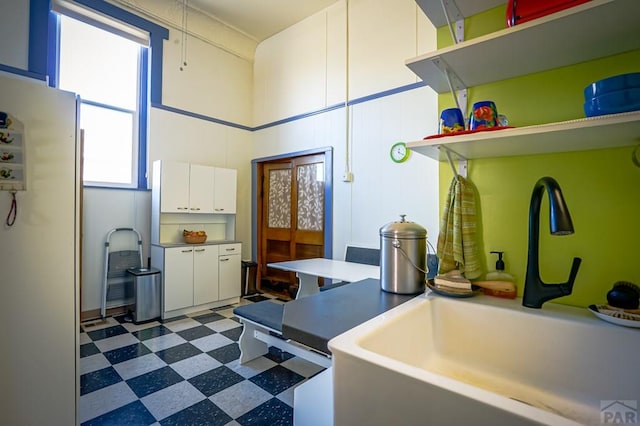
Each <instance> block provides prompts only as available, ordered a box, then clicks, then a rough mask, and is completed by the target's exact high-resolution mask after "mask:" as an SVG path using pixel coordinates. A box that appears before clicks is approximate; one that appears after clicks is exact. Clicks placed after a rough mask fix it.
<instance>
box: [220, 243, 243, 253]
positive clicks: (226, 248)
mask: <svg viewBox="0 0 640 426" xmlns="http://www.w3.org/2000/svg"><path fill="white" fill-rule="evenodd" d="M218 250H219V254H220V256H224V255H227V254H240V253H241V252H242V244H240V243H234V244H221V245H220V246H219V249H218Z"/></svg>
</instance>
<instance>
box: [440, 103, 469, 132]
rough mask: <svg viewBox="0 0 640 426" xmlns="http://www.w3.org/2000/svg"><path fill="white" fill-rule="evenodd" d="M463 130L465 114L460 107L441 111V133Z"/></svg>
mask: <svg viewBox="0 0 640 426" xmlns="http://www.w3.org/2000/svg"><path fill="white" fill-rule="evenodd" d="M462 130H464V116H463V115H462V111H461V110H460V108H449V109H445V110H443V111H442V112H441V113H440V127H439V129H438V133H439V134H441V135H444V134H447V133H456V132H460V131H462Z"/></svg>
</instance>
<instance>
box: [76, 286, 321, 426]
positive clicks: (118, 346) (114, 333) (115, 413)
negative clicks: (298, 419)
mask: <svg viewBox="0 0 640 426" xmlns="http://www.w3.org/2000/svg"><path fill="white" fill-rule="evenodd" d="M264 299H266V297H265V296H261V295H257V296H251V297H247V298H244V299H241V302H240V303H241V304H245V303H252V302H256V301H259V300H264ZM274 300H275V299H274ZM275 301H277V300H275ZM235 306H236V305H233V306H225V307H222V308H218V309H213V310H207V311H203V312H198V313H195V314H192V315H189V316H184V317H180V318H176V319H173V320H170V321H165V322H160V321H157V322H151V323H147V324H142V325H135V324H133V323H130V322H125V321H124V318H123V317H119V318H109V319H107V321H106V323H104V324H96V325H92V324H91V323H85V324H83V326H82V329H81V333H80V343H81V346H80V372H81V376H80V395H81V396H80V408H79V421H80V423H81V424H82V425H127V426H129V425H291V424H293V390H294V388H295V387H296V386H299V385H300V384H302V383H303V382H304V381H305V380H307V379H308V378H309V377H312V376H314V375H316V374H317V373H319V372H320V371H322V370H323V368H322V367H319V366H317V365H315V364H312V363H309V362H308V361H305V360H303V359H301V358H298V357H295V356H293V355H291V354H289V353H287V352H282V351H280V350H279V349H277V348H274V347H272V348H270V352H269V354H267V355H265V356H263V357H260V358H258V359H255V360H253V361H251V362H249V363H246V364H244V365H240V364H239V363H238V357H239V356H240V350H239V348H238V344H237V341H238V338H239V337H240V333H241V332H242V324H240V323H239V321H238V319H237V318H235V317H234V316H233V308H234V307H235Z"/></svg>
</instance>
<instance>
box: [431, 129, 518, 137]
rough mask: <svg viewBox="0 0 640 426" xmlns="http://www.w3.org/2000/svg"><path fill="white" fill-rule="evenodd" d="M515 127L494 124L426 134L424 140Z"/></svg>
mask: <svg viewBox="0 0 640 426" xmlns="http://www.w3.org/2000/svg"><path fill="white" fill-rule="evenodd" d="M513 127H514V126H494V127H483V128H482V129H476V130H461V131H459V132H452V133H441V134H438V135H431V136H426V137H424V138H423V140H427V139H437V138H445V137H447V136H459V135H469V134H472V133H480V132H492V131H494V130H504V129H513Z"/></svg>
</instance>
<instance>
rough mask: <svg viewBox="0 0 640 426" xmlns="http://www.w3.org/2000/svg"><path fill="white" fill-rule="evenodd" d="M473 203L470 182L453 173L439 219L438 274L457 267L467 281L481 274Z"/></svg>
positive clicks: (474, 193) (472, 186)
mask: <svg viewBox="0 0 640 426" xmlns="http://www.w3.org/2000/svg"><path fill="white" fill-rule="evenodd" d="M476 204H477V203H476V189H475V186H474V185H473V183H471V182H470V181H469V180H467V179H465V178H464V177H462V176H455V177H454V178H453V181H452V182H451V186H450V187H449V193H448V195H447V202H446V204H445V206H444V209H443V212H442V218H441V221H440V234H439V235H438V257H439V259H440V268H439V271H438V272H439V273H440V274H444V273H446V272H449V271H451V270H454V269H459V270H460V271H461V272H463V273H464V276H465V277H466V278H467V279H470V280H472V279H476V278H478V277H480V276H481V275H482V274H483V270H482V262H481V260H480V255H479V253H480V248H479V241H478V238H479V230H478V224H477V210H476Z"/></svg>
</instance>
